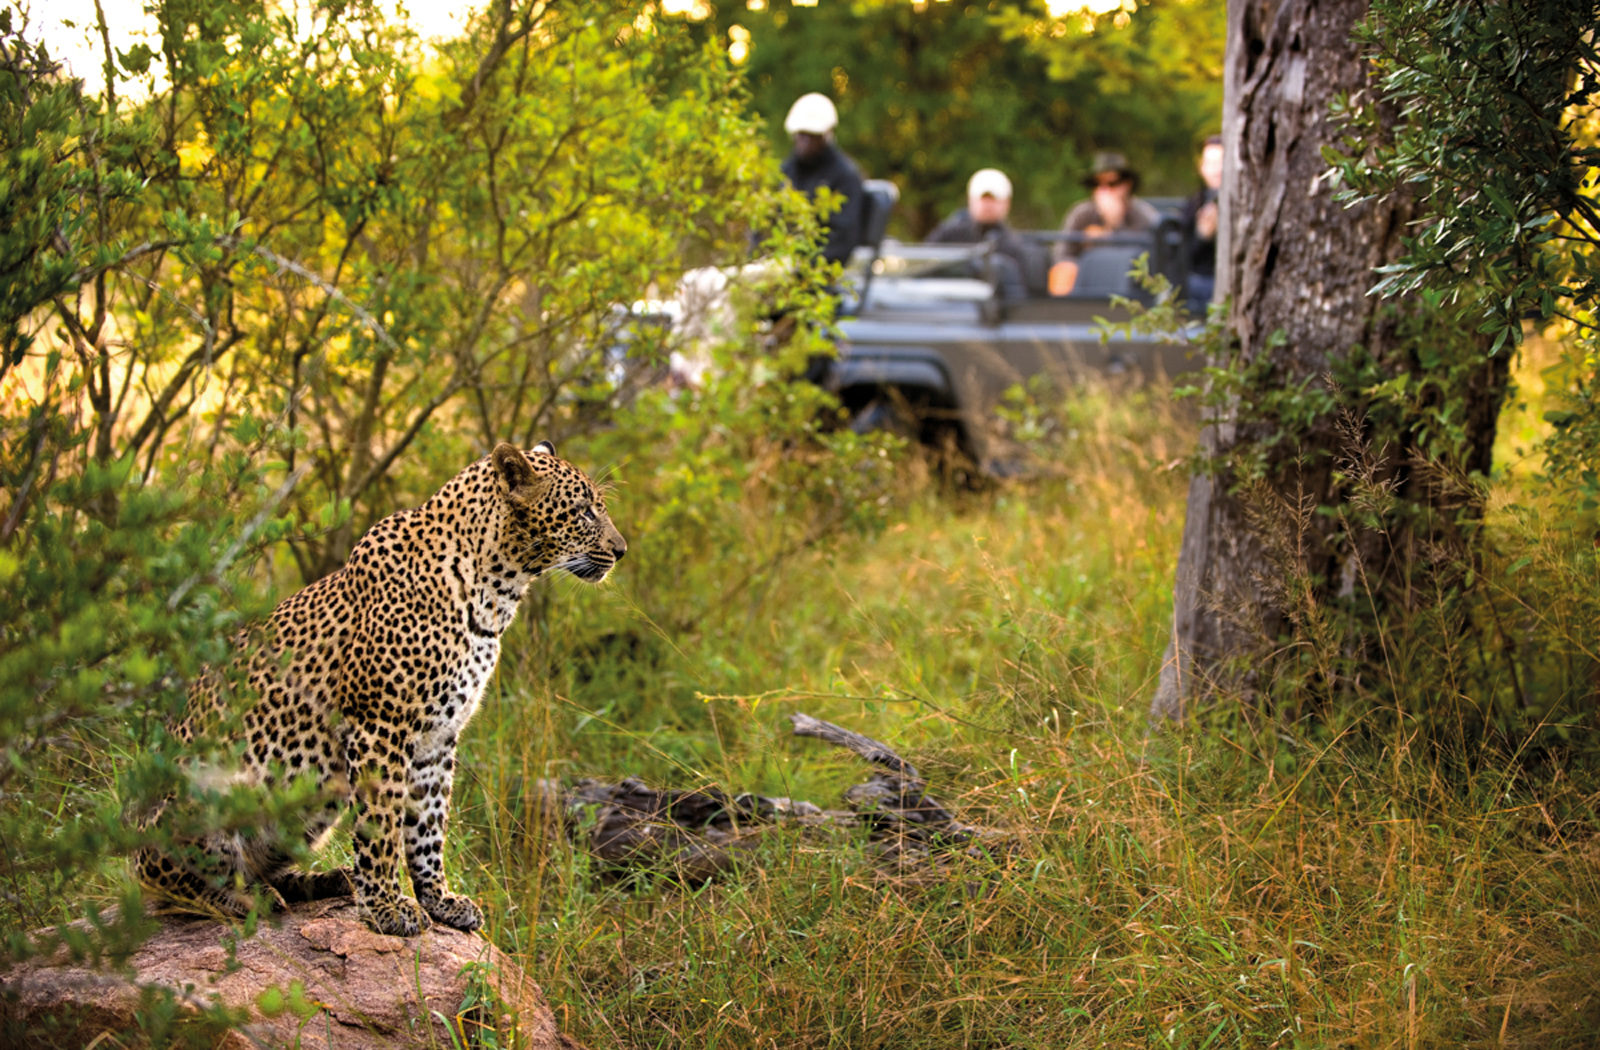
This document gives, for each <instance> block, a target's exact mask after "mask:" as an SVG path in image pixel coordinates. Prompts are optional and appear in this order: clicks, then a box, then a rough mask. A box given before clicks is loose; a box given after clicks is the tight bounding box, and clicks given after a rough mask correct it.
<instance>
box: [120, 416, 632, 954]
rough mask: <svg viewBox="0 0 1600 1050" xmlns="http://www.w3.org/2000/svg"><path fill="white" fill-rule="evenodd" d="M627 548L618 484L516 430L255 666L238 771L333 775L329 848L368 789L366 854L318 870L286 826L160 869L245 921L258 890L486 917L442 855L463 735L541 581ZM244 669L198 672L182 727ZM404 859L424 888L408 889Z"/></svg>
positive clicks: (593, 565)
mask: <svg viewBox="0 0 1600 1050" xmlns="http://www.w3.org/2000/svg"><path fill="white" fill-rule="evenodd" d="M627 549H628V545H627V543H626V541H624V540H623V538H622V535H621V533H619V532H618V531H617V529H616V528H615V527H614V526H613V525H612V524H611V519H610V517H609V516H608V515H607V514H606V507H605V501H604V499H603V498H602V496H601V493H600V492H599V490H597V489H596V487H595V486H594V484H593V483H592V482H591V481H590V480H589V479H588V478H587V477H585V476H584V475H583V474H582V473H581V472H580V471H579V470H578V469H577V468H576V467H573V466H572V465H570V464H568V463H566V462H564V461H562V460H560V459H558V458H557V457H556V453H555V449H554V448H553V447H552V446H551V445H550V444H549V443H543V444H540V445H538V446H537V447H535V448H534V449H533V450H532V451H531V452H523V451H521V450H519V449H517V448H515V447H514V446H512V445H509V444H504V443H502V444H501V445H499V446H498V447H496V448H495V450H494V451H493V452H492V453H491V454H490V455H488V456H486V457H485V458H483V459H481V460H479V461H478V462H476V463H473V464H472V465H471V466H469V467H467V468H466V469H465V470H463V471H462V472H461V473H460V474H457V475H456V476H455V477H454V478H452V479H451V480H450V481H449V482H447V483H446V484H445V485H444V487H443V488H441V489H440V490H439V491H438V492H437V493H435V494H434V496H433V497H432V498H431V499H429V500H428V501H427V502H426V503H424V504H423V505H422V506H421V507H418V508H416V509H414V510H403V511H400V512H399V513H396V514H393V515H390V516H389V517H387V518H385V519H383V520H382V521H380V522H378V523H377V524H376V525H374V526H373V527H372V528H371V529H370V530H369V531H368V532H367V534H366V535H365V536H364V537H362V539H361V541H360V542H359V543H357V544H356V546H355V549H354V550H352V551H351V552H350V560H349V561H348V562H347V563H346V564H345V566H344V567H343V568H341V569H339V570H337V571H335V572H334V573H332V574H331V575H329V576H326V577H324V578H323V579H321V580H318V581H317V582H316V583H313V584H311V585H310V586H308V587H306V588H304V589H302V590H300V591H298V592H297V593H295V594H293V595H290V596H289V597H288V598H287V599H285V600H284V602H283V603H282V604H281V605H279V606H278V608H277V610H276V611H274V612H273V614H272V617H271V618H270V620H269V621H268V623H267V626H266V629H265V631H264V632H263V633H262V634H261V635H260V636H259V638H258V641H257V643H256V644H255V645H254V646H253V647H252V648H250V650H249V656H248V657H244V658H241V661H240V662H241V663H242V664H243V665H244V666H243V667H242V668H240V669H239V670H240V676H241V677H246V678H247V679H248V682H249V686H250V689H249V690H248V692H249V693H250V694H252V695H253V696H254V699H253V700H252V701H250V702H249V705H248V706H247V707H246V708H245V710H244V712H243V714H242V717H241V719H240V723H239V724H240V725H242V732H243V734H244V736H245V751H244V765H243V769H242V771H241V772H240V773H239V774H238V775H241V776H243V777H245V778H248V780H249V781H250V782H252V783H257V784H260V785H262V786H263V787H271V786H272V785H274V784H278V783H282V782H283V781H284V780H285V779H294V778H297V777H303V776H310V777H312V778H314V780H315V782H316V784H317V786H318V787H319V788H320V790H321V791H322V793H323V795H324V796H325V797H327V798H328V799H329V800H330V805H329V806H328V807H327V808H326V810H324V811H322V812H320V813H319V814H318V815H317V816H316V817H315V818H314V819H313V820H312V821H311V822H310V824H309V826H308V827H307V828H306V829H305V835H306V839H307V841H308V842H310V843H311V844H312V845H313V847H315V846H318V845H320V844H321V843H322V841H323V840H324V839H325V837H326V835H327V833H328V832H329V830H330V829H331V828H332V826H333V825H334V824H335V823H336V822H337V820H338V817H339V814H340V812H341V811H342V810H343V808H344V806H345V805H346V804H348V803H352V802H353V803H354V804H355V806H356V808H357V822H356V838H355V864H354V867H353V868H351V869H341V870H339V871H334V872H327V873H322V874H318V875H310V874H306V873H304V872H301V871H299V870H297V869H295V868H294V867H293V866H292V864H291V863H290V860H289V855H288V852H287V851H286V850H285V848H284V845H283V840H282V839H281V838H279V837H277V836H274V835H272V834H269V833H266V832H261V833H257V834H251V835H239V834H223V833H217V834H213V835H211V836H208V837H207V838H206V839H205V840H204V841H202V842H197V843H189V844H186V847H185V849H183V850H182V851H178V852H181V854H182V855H181V857H180V856H178V855H175V854H173V855H169V854H168V853H164V852H160V851H156V850H145V851H143V852H141V853H140V854H139V856H138V857H137V858H136V867H137V870H138V874H139V878H140V881H141V882H142V883H143V884H144V885H145V887H146V888H147V890H148V891H150V892H151V893H152V894H154V895H156V896H158V897H160V898H164V899H165V900H167V901H170V902H175V903H177V904H178V906H180V907H187V908H193V909H198V910H202V911H212V912H221V913H223V914H227V915H242V914H244V913H245V912H246V911H248V909H249V908H250V907H251V906H252V905H253V904H254V902H255V900H256V893H257V892H261V893H263V894H264V895H265V897H266V899H267V900H268V901H269V903H272V904H274V905H278V906H281V905H282V904H283V903H284V902H285V901H286V900H289V899H308V898H316V897H322V896H333V895H339V894H343V893H348V892H350V890H351V888H353V889H354V891H355V895H356V899H357V901H358V903H359V904H360V905H361V908H362V909H363V914H364V915H365V916H366V918H367V921H368V922H369V923H370V924H371V925H372V926H373V928H374V929H376V930H378V931H379V932H381V933H389V934H400V935H410V934H414V933H417V932H419V931H420V930H422V929H425V928H426V927H427V926H428V921H429V919H430V918H431V919H432V920H433V921H435V922H440V923H443V924H444V925H446V926H453V927H455V928H457V929H461V930H471V929H476V928H477V927H478V926H480V925H482V923H483V915H482V913H481V912H480V911H479V910H478V907H477V905H476V904H474V903H473V902H472V901H471V900H469V899H467V898H466V897H463V896H459V895H457V894H454V893H451V892H450V890H449V889H448V887H447V886H446V884H445V876H444V867H443V863H442V859H443V858H442V854H443V846H444V837H445V820H446V811H447V810H448V808H449V804H450V788H451V781H452V777H453V774H454V771H455V755H456V740H457V738H458V736H459V735H460V733H461V730H462V728H463V727H464V726H465V725H466V724H467V721H468V720H469V719H470V718H471V717H472V715H473V712H474V711H476V710H477V707H478V702H479V700H480V699H481V698H482V696H483V690H484V686H485V685H486V683H487V682H488V680H489V676H490V674H491V673H493V671H494V667H495V663H496V661H497V660H498V659H499V657H500V638H501V635H503V634H504V633H505V630H506V628H507V627H509V626H510V625H511V621H512V619H513V618H514V617H515V616H516V613H517V605H518V603H519V602H520V600H521V598H522V596H523V594H524V593H525V592H526V591H527V589H528V586H529V585H530V584H531V583H532V582H533V580H534V578H535V577H538V576H540V575H542V574H544V573H546V572H548V571H550V570H552V569H561V570H564V571H566V572H569V573H571V574H572V575H574V576H576V577H578V578H579V579H581V580H585V581H588V582H590V583H599V582H600V581H601V580H603V579H605V577H606V575H607V573H609V572H610V571H611V569H612V568H613V567H614V566H615V565H616V563H617V560H618V559H619V558H621V557H622V556H623V554H625V553H626V552H627ZM225 680H226V679H225V676H223V675H216V674H212V675H207V676H205V677H204V678H202V679H201V680H200V681H198V682H197V683H196V684H195V686H194V688H193V689H192V690H191V691H190V698H189V699H190V705H189V714H188V716H187V717H186V719H185V721H184V723H183V724H182V725H180V726H179V727H178V735H179V737H180V738H181V739H184V740H194V739H196V738H197V737H199V736H200V735H201V732H202V730H203V728H204V727H205V726H207V725H208V724H209V723H210V721H211V720H212V719H214V718H215V717H216V716H217V715H218V713H219V712H222V711H225V710H226V709H227V708H228V706H229V705H228V701H227V699H226V695H227V693H228V689H227V688H226V685H225ZM402 858H403V859H404V862H405V866H406V868H407V870H408V871H409V872H410V875H411V886H412V889H413V891H414V892H415V894H416V896H415V899H413V898H411V897H407V896H405V895H403V894H402V893H401V886H400V864H401V860H402Z"/></svg>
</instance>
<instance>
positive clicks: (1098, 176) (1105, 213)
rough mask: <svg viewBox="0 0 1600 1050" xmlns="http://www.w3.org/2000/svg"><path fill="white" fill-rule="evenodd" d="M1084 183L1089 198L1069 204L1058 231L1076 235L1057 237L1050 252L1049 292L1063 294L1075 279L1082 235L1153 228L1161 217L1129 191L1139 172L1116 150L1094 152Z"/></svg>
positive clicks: (1134, 188)
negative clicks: (1060, 238)
mask: <svg viewBox="0 0 1600 1050" xmlns="http://www.w3.org/2000/svg"><path fill="white" fill-rule="evenodd" d="M1084 185H1085V186H1087V187H1088V189H1089V192H1090V197H1089V199H1088V200H1086V201H1080V202H1078V203H1077V204H1075V205H1073V206H1072V208H1071V210H1069V211H1068V212H1067V217H1066V218H1065V219H1063V220H1062V222H1061V232H1062V233H1066V234H1075V235H1076V236H1074V237H1069V238H1068V239H1066V240H1062V241H1057V242H1056V245H1055V247H1054V248H1053V249H1052V250H1051V253H1050V255H1051V259H1052V265H1051V267H1050V294H1051V295H1066V294H1068V293H1069V292H1071V291H1072V286H1073V285H1074V284H1076V283H1077V280H1078V257H1079V256H1080V255H1082V254H1083V249H1084V247H1085V239H1086V238H1088V239H1092V238H1095V237H1104V236H1107V235H1109V234H1114V233H1128V232H1134V231H1139V230H1153V229H1155V228H1156V226H1157V224H1159V223H1160V221H1161V214H1160V213H1159V212H1157V211H1156V210H1155V208H1154V207H1153V206H1152V205H1151V204H1150V203H1149V202H1148V201H1144V200H1140V199H1139V198H1138V197H1135V196H1134V195H1133V193H1134V190H1136V189H1137V188H1138V186H1139V173H1138V172H1137V171H1135V170H1134V169H1133V168H1132V167H1130V166H1129V164H1128V159H1127V158H1126V157H1124V156H1123V155H1122V154H1120V153H1117V152H1114V151H1111V150H1106V151H1102V152H1100V153H1096V154H1095V155H1094V163H1093V165H1092V166H1091V168H1090V170H1089V174H1088V175H1087V176H1086V177H1085V178H1084Z"/></svg>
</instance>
